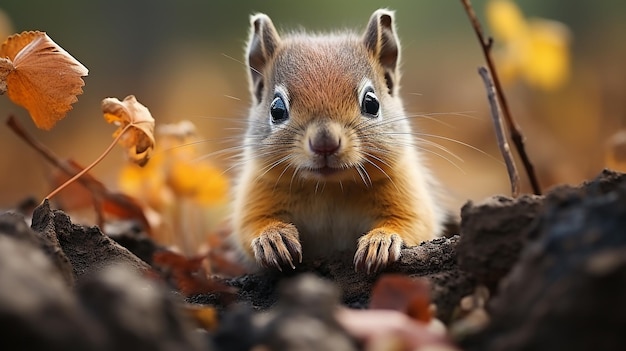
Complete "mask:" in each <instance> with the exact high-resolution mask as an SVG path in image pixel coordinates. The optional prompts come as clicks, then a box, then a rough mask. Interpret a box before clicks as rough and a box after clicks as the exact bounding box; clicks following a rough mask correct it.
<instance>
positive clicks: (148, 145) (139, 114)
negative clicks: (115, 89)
mask: <svg viewBox="0 0 626 351" xmlns="http://www.w3.org/2000/svg"><path fill="white" fill-rule="evenodd" d="M102 112H103V113H104V119H105V120H106V121H107V122H108V123H113V124H115V125H117V126H118V127H119V128H118V129H117V130H116V131H115V133H113V137H114V138H119V144H120V145H122V146H123V147H124V148H126V150H127V152H128V157H129V158H130V159H131V160H132V161H133V162H135V163H136V164H138V165H140V166H144V165H145V164H146V163H147V162H148V160H149V159H150V156H151V154H152V150H153V149H154V118H153V117H152V115H151V114H150V111H149V110H148V108H147V107H145V106H144V105H142V104H141V103H139V101H137V99H136V98H135V96H134V95H129V96H127V97H126V98H125V99H124V101H120V100H119V99H117V98H106V99H104V100H102Z"/></svg>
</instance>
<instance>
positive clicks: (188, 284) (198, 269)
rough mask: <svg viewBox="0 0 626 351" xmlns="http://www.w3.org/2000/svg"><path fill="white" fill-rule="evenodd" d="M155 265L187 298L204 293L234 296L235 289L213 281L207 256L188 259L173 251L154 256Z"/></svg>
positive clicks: (158, 253)
mask: <svg viewBox="0 0 626 351" xmlns="http://www.w3.org/2000/svg"><path fill="white" fill-rule="evenodd" d="M153 261H154V265H155V266H157V267H159V268H160V269H161V270H163V271H164V272H165V275H166V276H168V277H169V278H170V279H171V280H172V281H173V282H174V284H175V285H176V287H177V288H178V290H179V291H180V292H181V293H182V294H183V295H185V296H190V295H194V294H203V293H222V294H225V295H233V294H234V293H235V289H234V288H232V287H229V286H227V285H226V284H223V283H222V282H219V281H217V280H216V279H213V278H212V277H211V276H210V273H211V272H210V266H209V262H208V259H207V257H206V256H198V257H192V258H187V257H185V256H183V255H180V254H178V253H175V252H172V251H165V250H164V251H159V252H156V253H155V254H154V257H153Z"/></svg>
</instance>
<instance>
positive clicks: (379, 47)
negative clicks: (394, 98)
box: [363, 9, 400, 94]
mask: <svg viewBox="0 0 626 351" xmlns="http://www.w3.org/2000/svg"><path fill="white" fill-rule="evenodd" d="M393 16H394V14H393V11H389V10H385V9H380V10H376V11H375V12H374V13H373V14H372V17H371V18H370V21H369V23H368V24H367V29H365V33H364V34H363V41H364V43H365V47H366V48H367V49H368V51H369V52H370V53H371V54H372V56H373V57H374V58H375V59H376V60H378V62H379V63H380V65H381V66H382V67H383V69H384V72H385V81H386V83H387V88H388V89H389V94H393V93H394V88H395V86H396V85H397V84H396V82H397V79H398V78H399V75H398V73H397V67H398V62H399V60H400V41H399V39H398V36H397V35H396V30H395V28H394V21H393Z"/></svg>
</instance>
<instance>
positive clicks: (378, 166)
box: [246, 9, 410, 183]
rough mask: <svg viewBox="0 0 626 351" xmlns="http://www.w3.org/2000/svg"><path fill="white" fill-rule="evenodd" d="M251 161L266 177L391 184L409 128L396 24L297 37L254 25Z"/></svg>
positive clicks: (260, 20) (381, 18) (373, 21)
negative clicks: (357, 31) (383, 179)
mask: <svg viewBox="0 0 626 351" xmlns="http://www.w3.org/2000/svg"><path fill="white" fill-rule="evenodd" d="M246 53H247V57H246V59H247V64H248V68H249V81H250V89H251V95H252V108H251V111H250V126H249V129H248V134H247V138H246V149H247V152H248V156H249V157H251V158H253V159H254V160H255V161H260V163H259V165H260V166H261V167H262V168H264V169H263V172H265V173H264V174H268V175H272V174H273V175H279V176H281V177H282V176H283V175H284V174H289V175H290V176H285V177H284V178H286V180H287V181H290V179H293V177H298V178H300V179H313V180H318V181H319V180H322V181H342V180H348V179H355V180H356V181H359V182H361V181H362V182H365V183H368V182H369V183H371V182H372V181H373V180H375V179H376V178H378V177H388V175H387V173H386V172H385V169H387V168H389V167H391V166H390V165H391V164H392V163H393V161H394V159H396V158H397V155H398V153H400V152H402V149H403V145H408V144H410V141H407V140H408V139H410V138H409V137H410V127H409V124H408V122H407V121H406V117H405V115H404V110H403V107H402V102H401V99H400V98H399V97H398V86H399V82H398V81H399V78H400V76H399V72H398V66H399V58H400V44H399V41H398V37H397V35H396V30H395V28H394V14H393V12H391V11H389V10H382V9H381V10H377V11H375V12H374V13H373V14H372V16H371V18H370V20H369V22H368V24H367V27H366V29H365V31H364V32H363V34H361V35H358V34H354V33H348V32H339V33H334V34H327V35H318V34H313V35H311V34H306V33H291V34H289V35H286V36H284V37H282V38H281V37H280V36H279V34H278V32H277V31H276V28H275V27H274V25H273V23H272V21H271V20H270V18H269V17H268V16H266V15H264V14H257V15H254V16H252V17H251V30H250V39H249V41H248V48H247V51H246Z"/></svg>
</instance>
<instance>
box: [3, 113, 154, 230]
mask: <svg viewBox="0 0 626 351" xmlns="http://www.w3.org/2000/svg"><path fill="white" fill-rule="evenodd" d="M6 123H7V125H8V126H9V128H11V130H13V132H14V133H15V134H16V135H17V136H19V137H20V138H22V140H24V141H25V142H26V143H27V144H28V145H29V146H31V147H32V148H33V149H35V150H36V151H37V152H38V153H39V154H40V155H42V156H43V157H44V158H45V159H46V160H47V161H48V162H50V163H51V164H52V165H53V166H55V167H57V168H59V169H60V170H61V171H63V172H64V173H65V174H67V175H68V176H69V177H73V178H75V179H76V181H77V182H79V183H80V184H81V185H83V186H84V187H85V188H87V189H88V190H89V191H90V193H91V195H92V197H93V204H94V209H95V211H96V215H97V217H98V218H97V220H98V225H99V226H100V227H101V228H102V225H103V224H104V213H105V212H108V213H113V212H115V213H116V214H117V215H119V214H120V211H122V212H123V213H125V215H126V217H125V218H134V219H136V220H138V221H139V222H140V223H141V224H142V225H143V227H144V229H145V230H146V232H147V233H148V234H150V233H151V228H150V224H149V223H148V220H147V219H146V217H145V215H144V214H143V210H142V209H141V206H139V205H138V204H137V203H136V202H135V200H134V199H132V198H131V197H129V196H127V195H124V194H122V193H114V192H110V191H109V190H108V189H107V188H106V187H105V186H104V184H102V183H101V182H99V181H98V180H96V179H95V178H94V177H92V176H91V175H90V174H89V173H86V172H84V170H85V169H86V168H84V167H82V166H81V165H79V164H77V163H76V162H73V161H72V160H65V161H62V160H61V158H60V157H59V156H57V155H56V154H55V153H54V152H52V150H50V149H48V148H47V147H46V146H45V145H44V144H42V143H41V142H39V141H37V140H36V139H35V138H33V137H32V136H30V135H29V134H28V133H26V131H25V130H24V128H23V127H22V126H21V125H20V124H19V123H18V121H17V120H16V119H15V117H14V116H9V118H8V120H7V122H6ZM121 134H123V133H120V135H121ZM115 142H117V139H116V140H114V143H115ZM108 151H109V150H107V151H105V153H106V152H108ZM101 157H103V156H101ZM95 163H97V162H95ZM78 174H81V176H77V175H78Z"/></svg>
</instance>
